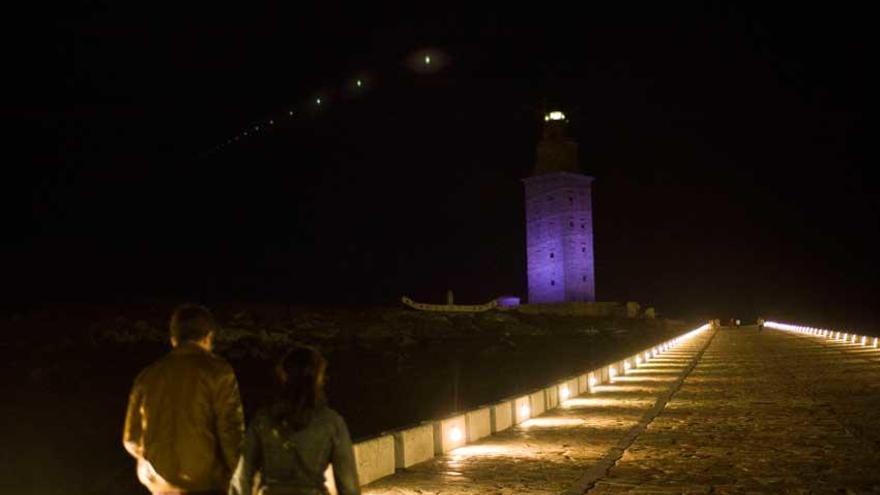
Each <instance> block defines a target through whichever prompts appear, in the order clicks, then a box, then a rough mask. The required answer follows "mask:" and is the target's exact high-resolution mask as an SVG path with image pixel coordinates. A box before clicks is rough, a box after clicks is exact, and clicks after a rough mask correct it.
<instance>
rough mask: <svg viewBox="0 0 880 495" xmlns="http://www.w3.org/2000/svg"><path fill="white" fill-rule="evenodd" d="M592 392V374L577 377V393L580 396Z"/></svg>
mask: <svg viewBox="0 0 880 495" xmlns="http://www.w3.org/2000/svg"><path fill="white" fill-rule="evenodd" d="M589 391H590V373H584V374H582V375H578V377H577V393H578V395H581V394H586V393H588V392H589Z"/></svg>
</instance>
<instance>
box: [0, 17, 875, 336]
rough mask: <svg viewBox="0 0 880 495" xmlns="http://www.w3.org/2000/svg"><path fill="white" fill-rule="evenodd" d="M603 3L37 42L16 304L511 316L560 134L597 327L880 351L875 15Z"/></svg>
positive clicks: (48, 26) (11, 108) (152, 25)
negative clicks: (558, 123)
mask: <svg viewBox="0 0 880 495" xmlns="http://www.w3.org/2000/svg"><path fill="white" fill-rule="evenodd" d="M608 3H611V2H588V3H584V4H582V6H580V7H577V8H576V9H574V8H573V7H571V9H573V10H568V8H563V7H561V6H559V7H555V8H551V7H550V6H549V5H548V6H542V7H540V8H537V9H536V10H530V11H525V10H523V11H514V10H511V9H510V8H507V9H504V10H496V11H487V10H484V11H481V10H479V9H476V8H471V9H468V10H466V11H465V10H462V11H458V12H452V11H446V10H444V9H443V8H441V5H440V4H437V5H435V6H433V7H432V8H430V9H427V8H426V9H424V10H416V9H415V8H414V7H408V8H404V9H402V10H400V9H393V8H379V7H376V6H374V5H371V4H370V3H369V2H362V3H361V4H360V5H359V6H344V5H342V4H336V3H332V2H324V5H323V6H304V5H301V4H300V3H299V2H279V3H277V4H274V5H271V6H263V7H254V6H251V4H249V3H242V4H240V6H239V8H237V9H226V7H219V6H217V5H211V6H210V7H207V6H200V7H198V8H196V7H192V8H189V7H181V6H180V5H174V6H173V8H172V7H170V6H169V7H167V8H166V7H162V6H161V5H159V4H155V3H151V4H144V5H141V6H133V5H132V3H131V2H96V1H95V2H72V3H69V4H67V5H66V6H65V7H63V8H60V9H55V10H54V11H52V12H51V13H47V12H30V13H27V14H26V15H25V17H23V19H26V20H24V21H23V22H20V23H18V24H19V25H18V27H17V28H13V29H12V31H9V32H8V33H7V35H8V36H10V39H9V41H8V43H7V48H8V49H9V48H12V50H10V52H11V53H10V54H9V56H8V57H7V62H6V64H7V68H8V69H11V70H9V71H8V72H7V77H8V79H7V83H11V84H10V89H9V90H7V92H6V94H5V102H4V106H3V108H4V112H3V113H4V120H5V124H6V125H5V127H7V129H8V130H7V131H6V137H7V138H11V139H10V142H9V144H8V145H7V146H6V148H7V153H6V154H7V156H6V157H5V159H4V160H3V161H4V167H3V172H2V173H3V177H2V179H3V180H2V185H0V195H2V200H0V201H2V207H3V209H2V211H3V215H4V218H3V225H4V226H3V229H2V241H3V244H2V250H3V253H2V255H3V257H2V259H3V260H4V264H5V265H6V266H5V267H4V268H3V273H4V275H3V279H4V283H3V284H2V285H0V286H2V288H3V294H2V296H3V298H4V301H5V302H6V303H7V304H11V305H15V304H40V303H46V302H108V303H129V302H150V301H178V300H197V301H201V302H205V303H208V304H218V303H222V302H224V301H232V300H239V301H241V300H247V301H273V302H285V303H335V302H341V303H371V304H375V303H393V302H394V301H397V300H398V299H399V297H400V296H401V295H404V294H406V295H410V296H411V297H413V298H416V299H420V300H425V301H431V302H439V301H441V300H442V299H443V297H444V295H445V291H446V289H448V288H451V289H453V290H454V291H455V294H456V299H457V300H458V302H463V303H467V302H472V303H479V302H485V301H486V300H488V299H490V298H493V297H495V296H497V295H501V294H515V295H520V296H525V286H526V279H525V226H524V223H523V217H524V206H523V190H522V183H521V179H522V178H523V177H526V176H527V175H528V174H529V173H530V170H531V168H532V167H533V165H534V152H535V145H536V143H537V140H538V137H539V136H540V130H541V124H542V119H541V116H542V114H543V112H544V111H546V110H549V109H551V108H559V109H561V110H563V111H565V112H566V114H567V115H568V117H569V119H570V120H571V125H570V131H571V135H572V137H573V138H574V139H576V140H577V141H578V142H579V143H580V147H581V155H580V163H581V167H582V170H583V172H584V173H586V174H589V175H592V176H594V177H596V182H595V183H594V203H593V207H594V221H595V225H594V228H595V249H596V272H597V274H596V284H597V292H598V295H599V298H600V299H601V300H620V301H624V300H636V301H640V302H642V303H646V304H652V305H656V306H657V307H658V310H659V312H660V313H664V314H669V315H673V316H688V315H710V314H717V315H719V316H724V317H728V316H732V315H733V314H734V313H736V314H738V315H741V316H742V317H744V318H747V317H754V315H756V314H758V313H761V314H765V315H785V316H791V317H797V318H796V319H798V320H800V321H814V322H817V323H818V322H828V323H831V322H835V323H845V324H853V325H860V326H863V327H864V326H868V325H871V324H873V323H874V322H875V321H878V316H880V310H878V309H876V307H877V304H876V303H875V301H876V300H877V297H878V296H880V283H878V280H877V275H878V271H880V270H878V268H880V264H878V260H877V255H876V253H877V252H878V247H880V234H878V231H880V225H878V203H880V201H878V197H877V192H876V185H875V184H876V182H875V180H874V179H875V178H876V177H875V176H876V172H875V170H874V169H875V164H874V163H869V157H868V150H867V138H868V136H867V129H866V127H867V122H866V108H867V100H868V98H869V89H868V88H869V87H872V86H873V80H872V79H871V77H870V76H869V74H870V73H872V72H873V71H872V67H871V66H872V65H873V64H872V60H873V58H874V57H872V56H871V53H869V48H870V41H872V40H869V39H868V31H869V29H870V28H869V24H868V23H869V19H871V16H869V15H868V13H867V11H863V10H860V9H861V8H857V7H848V8H847V7H841V6H840V5H838V4H824V5H820V6H816V7H811V6H808V5H806V4H804V3H797V4H794V3H792V4H791V6H787V7H786V6H780V5H773V6H767V5H763V3H768V2H755V3H754V4H743V5H731V4H723V5H721V4H717V3H715V2H711V3H690V2H689V3H688V5H687V6H685V5H678V2H676V3H675V5H670V4H669V3H668V2H653V3H652V4H653V5H652V4H647V5H638V4H636V3H629V2H613V4H614V5H606V4H608ZM648 5H651V6H648ZM187 9H189V10H187ZM47 16H48V17H47ZM424 53H431V54H432V55H433V57H434V59H433V60H434V64H433V65H432V67H431V69H430V70H417V68H418V64H417V63H416V64H415V65H413V61H414V60H416V58H417V57H419V56H421V55H422V54H424ZM356 78H361V79H362V80H363V81H364V83H365V84H364V86H363V87H362V88H360V89H357V88H356V87H355V86H354V81H355V79H356ZM318 96H320V97H322V99H323V101H324V103H323V104H322V105H321V106H320V107H316V106H315V105H314V103H313V101H314V100H313V99H314V98H316V97H318ZM289 109H293V110H294V111H295V115H294V118H292V119H290V118H285V117H286V115H287V111H288V110H289ZM269 119H274V120H276V124H275V125H274V126H271V129H270V130H268V131H261V132H259V133H257V135H256V136H249V137H248V138H246V139H243V140H242V141H239V142H238V143H236V144H234V145H232V146H227V147H224V148H223V149H221V150H219V151H214V152H210V150H211V149H212V148H213V147H214V146H216V145H219V144H221V143H224V142H225V141H226V140H227V139H228V138H231V137H232V136H234V135H235V134H237V133H239V132H241V131H242V130H244V129H246V128H249V127H251V128H252V127H253V126H254V125H264V126H265V123H266V122H267V121H268V120H269ZM264 128H265V127H264ZM251 134H253V133H251Z"/></svg>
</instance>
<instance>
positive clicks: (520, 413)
mask: <svg viewBox="0 0 880 495" xmlns="http://www.w3.org/2000/svg"><path fill="white" fill-rule="evenodd" d="M529 403H530V397H529V396H528V395H524V396H522V397H518V398H517V399H516V400H514V403H513V405H514V407H513V413H514V423H516V424H520V423H522V422H523V421H525V420H527V419H529V418H531V417H532V406H531V405H530V404H529Z"/></svg>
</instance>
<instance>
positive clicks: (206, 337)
mask: <svg viewBox="0 0 880 495" xmlns="http://www.w3.org/2000/svg"><path fill="white" fill-rule="evenodd" d="M217 328H218V326H217V321H216V320H214V315H213V314H211V311H210V310H209V309H208V308H206V307H204V306H199V305H196V304H183V305H181V306H178V307H177V309H175V310H174V313H172V314H171V345H172V346H174V347H177V346H178V345H180V344H181V343H184V342H193V343H196V344H198V345H200V346H201V347H203V348H204V349H206V350H208V351H210V350H211V348H212V346H213V343H214V334H215V333H216V331H217Z"/></svg>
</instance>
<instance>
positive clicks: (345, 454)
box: [229, 405, 360, 495]
mask: <svg viewBox="0 0 880 495" xmlns="http://www.w3.org/2000/svg"><path fill="white" fill-rule="evenodd" d="M283 407H284V406H283V405H275V406H272V407H269V408H266V409H263V410H261V411H259V412H258V413H257V414H256V417H255V418H254V420H253V422H252V423H251V425H250V426H249V427H248V429H247V434H246V435H245V441H244V448H243V449H242V456H241V460H240V462H239V464H238V468H237V469H236V471H235V475H234V476H233V479H232V483H231V484H230V489H229V493H230V495H251V494H252V493H253V486H254V475H255V474H257V473H258V472H259V473H260V486H261V487H263V489H264V490H266V493H268V494H272V493H283V494H297V495H299V494H324V493H327V492H326V489H325V487H324V472H325V470H326V469H327V466H328V464H332V465H333V478H334V481H335V482H336V490H337V492H338V493H339V495H359V494H360V484H359V483H358V476H357V467H356V465H355V460H354V449H353V448H352V445H351V437H350V436H349V433H348V427H346V426H345V420H343V419H342V417H341V416H340V415H339V414H338V413H336V411H334V410H332V409H330V408H329V407H327V406H325V405H320V406H318V408H317V409H315V410H314V411H313V412H312V413H311V419H310V420H309V421H308V422H307V424H306V426H305V427H303V428H301V429H296V428H293V427H291V426H290V425H289V421H288V420H287V419H285V415H284V414H283ZM279 408H280V409H279ZM279 411H280V412H279Z"/></svg>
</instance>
